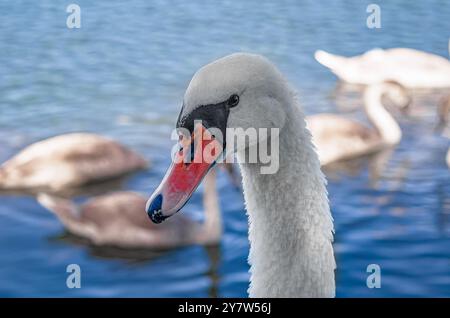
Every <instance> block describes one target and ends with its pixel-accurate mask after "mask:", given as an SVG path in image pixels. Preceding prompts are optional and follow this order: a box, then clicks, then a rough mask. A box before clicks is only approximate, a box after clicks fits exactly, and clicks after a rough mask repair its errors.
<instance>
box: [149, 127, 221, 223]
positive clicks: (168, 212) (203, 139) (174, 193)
mask: <svg viewBox="0 0 450 318" xmlns="http://www.w3.org/2000/svg"><path fill="white" fill-rule="evenodd" d="M180 144H181V149H180V150H179V151H178V152H177V153H176V154H175V156H174V158H173V162H172V164H171V166H170V168H169V170H168V171H167V172H166V175H165V176H164V179H163V180H162V182H161V184H160V185H159V186H158V188H157V189H156V190H155V192H154V193H153V194H152V196H151V197H150V199H149V200H148V202H147V207H146V210H147V213H148V216H149V217H150V219H151V220H152V221H153V222H154V223H161V222H162V221H164V220H165V219H166V218H168V217H170V216H172V215H173V214H175V213H177V212H178V211H180V210H181V208H183V206H184V205H185V204H186V202H187V201H188V200H189V198H190V197H191V195H192V193H193V192H194V191H195V189H196V188H197V187H198V185H199V184H200V182H201V181H202V179H203V177H204V176H205V175H206V174H207V173H208V171H209V169H211V167H213V166H214V164H215V163H216V160H217V159H218V158H219V156H220V155H221V154H222V152H223V147H222V143H221V142H219V141H218V140H216V139H215V137H214V135H212V134H211V133H210V132H209V131H208V130H207V129H206V128H205V127H204V126H203V125H201V124H198V125H197V126H196V127H195V129H194V132H193V133H192V135H191V136H190V138H189V137H188V138H186V136H180Z"/></svg>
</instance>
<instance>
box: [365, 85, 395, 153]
mask: <svg viewBox="0 0 450 318" xmlns="http://www.w3.org/2000/svg"><path fill="white" fill-rule="evenodd" d="M389 89H390V88H389V85H386V84H375V85H371V86H368V87H367V88H366V90H365V92H364V107H365V111H366V113H367V117H368V118H369V120H370V121H371V123H372V125H373V126H375V128H376V130H377V131H378V133H379V134H380V137H381V139H382V140H383V142H384V143H386V144H387V145H395V144H398V143H399V142H400V139H401V137H402V131H401V129H400V126H399V125H398V123H397V121H396V120H395V118H394V117H393V116H392V115H391V114H390V113H389V112H388V111H387V110H386V108H385V107H384V106H383V104H382V97H383V95H384V94H385V93H387V91H388V90H389Z"/></svg>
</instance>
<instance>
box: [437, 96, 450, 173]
mask: <svg viewBox="0 0 450 318" xmlns="http://www.w3.org/2000/svg"><path fill="white" fill-rule="evenodd" d="M449 115H450V95H448V96H446V97H445V98H444V99H443V100H442V102H441V103H440V104H439V106H438V120H439V122H438V125H437V127H436V128H437V131H438V132H440V133H442V135H443V136H445V137H447V138H450V127H449V124H448V120H449ZM445 160H446V162H447V166H448V167H449V168H450V147H449V149H448V150H447V156H446V158H445Z"/></svg>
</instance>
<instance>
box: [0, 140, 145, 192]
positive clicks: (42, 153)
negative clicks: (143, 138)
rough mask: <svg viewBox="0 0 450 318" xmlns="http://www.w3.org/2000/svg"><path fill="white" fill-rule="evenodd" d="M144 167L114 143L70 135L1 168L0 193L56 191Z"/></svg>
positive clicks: (35, 147)
mask: <svg viewBox="0 0 450 318" xmlns="http://www.w3.org/2000/svg"><path fill="white" fill-rule="evenodd" d="M146 167H147V162H146V161H145V159H144V158H142V157H141V156H140V155H139V154H137V153H135V152H134V151H132V150H130V149H128V148H126V147H125V146H123V145H121V144H119V143H118V142H116V141H113V140H111V139H108V138H105V137H102V136H99V135H95V134H90V133H71V134H65V135H60V136H56V137H52V138H49V139H45V140H42V141H39V142H36V143H34V144H32V145H30V146H28V147H26V148H25V149H23V150H22V151H21V152H20V153H18V154H17V155H15V156H14V157H12V158H11V159H10V160H8V161H6V162H5V163H4V164H3V165H1V166H0V190H23V189H48V190H51V191H59V190H62V189H66V188H70V187H78V186H82V185H85V184H89V183H93V182H100V181H105V180H108V179H112V178H115V177H119V176H123V175H125V174H127V173H130V172H133V171H136V170H140V169H144V168H146Z"/></svg>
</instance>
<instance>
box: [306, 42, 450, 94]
mask: <svg viewBox="0 0 450 318" xmlns="http://www.w3.org/2000/svg"><path fill="white" fill-rule="evenodd" d="M449 49H450V47H449ZM314 56H315V58H316V60H317V61H318V62H319V63H320V64H322V65H324V66H325V67H327V68H329V69H330V70H331V71H332V72H333V73H334V74H336V76H338V77H339V78H340V79H341V80H343V81H344V82H348V83H351V84H361V85H370V84H375V83H380V82H383V81H387V80H392V81H396V82H398V83H400V84H402V85H403V86H405V87H408V88H412V87H414V88H440V87H450V61H449V60H448V59H446V58H444V57H442V56H439V55H435V54H431V53H427V52H423V51H419V50H414V49H409V48H392V49H387V50H383V49H373V50H370V51H368V52H366V53H364V54H362V55H357V56H353V57H345V56H339V55H334V54H330V53H327V52H325V51H322V50H318V51H316V53H315V55H314Z"/></svg>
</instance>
